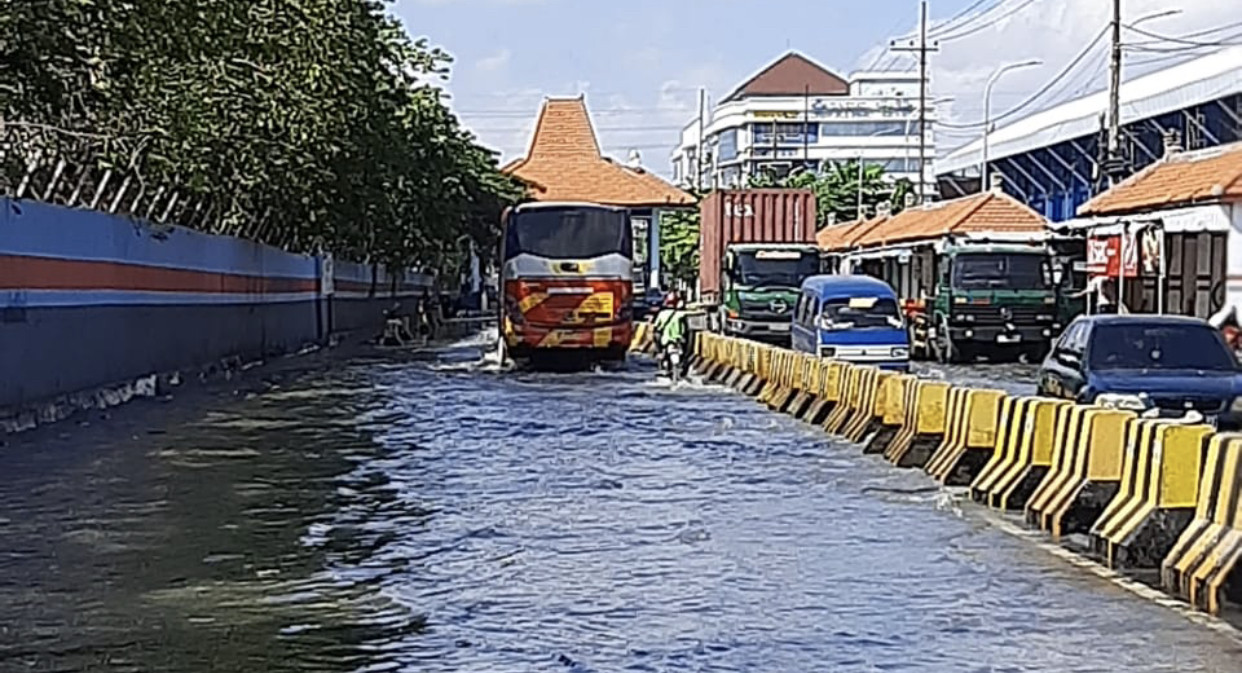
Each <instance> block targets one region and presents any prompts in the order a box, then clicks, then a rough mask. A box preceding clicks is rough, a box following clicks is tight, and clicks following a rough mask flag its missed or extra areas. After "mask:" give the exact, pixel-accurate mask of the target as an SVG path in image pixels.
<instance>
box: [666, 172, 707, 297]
mask: <svg viewBox="0 0 1242 673" xmlns="http://www.w3.org/2000/svg"><path fill="white" fill-rule="evenodd" d="M690 193H691V194H693V195H694V197H695V200H696V201H697V200H699V199H700V198H701V197H702V193H701V192H696V191H695V190H690ZM660 270H661V273H662V274H663V276H664V278H665V279H667V280H671V281H675V282H677V283H681V284H683V285H686V286H688V287H694V284H695V282H696V281H697V280H698V277H699V211H698V209H697V208H679V209H676V210H671V211H666V212H665V213H664V215H663V217H661V218H660Z"/></svg>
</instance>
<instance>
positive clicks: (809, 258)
mask: <svg viewBox="0 0 1242 673" xmlns="http://www.w3.org/2000/svg"><path fill="white" fill-rule="evenodd" d="M819 267H820V263H819V249H818V248H817V247H815V246H814V245H800V244H798V245H791V244H785V245H778V244H758V243H752V244H735V245H730V246H728V247H726V248H725V254H724V259H723V260H722V264H721V285H720V287H721V297H720V307H719V316H718V320H717V325H718V326H719V327H720V330H721V331H722V332H723V333H724V334H728V335H732V336H741V337H746V338H750V339H756V340H760V341H767V342H772V343H778V344H782V345H788V343H789V334H790V328H791V326H792V324H793V307H794V306H795V305H796V304H797V302H798V295H799V292H800V291H801V287H802V281H804V280H806V279H807V278H809V277H811V276H814V275H816V274H817V273H819Z"/></svg>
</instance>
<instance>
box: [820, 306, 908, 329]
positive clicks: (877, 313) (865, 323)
mask: <svg viewBox="0 0 1242 673" xmlns="http://www.w3.org/2000/svg"><path fill="white" fill-rule="evenodd" d="M820 320H821V322H822V323H823V326H824V327H825V328H827V329H876V328H881V327H882V328H886V329H897V328H900V327H901V325H902V323H901V314H900V313H899V312H898V311H897V302H896V301H894V300H892V299H876V300H874V301H859V300H850V299H829V300H827V301H825V302H824V308H823V310H822V312H821V313H820Z"/></svg>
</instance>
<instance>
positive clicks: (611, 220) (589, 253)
mask: <svg viewBox="0 0 1242 673" xmlns="http://www.w3.org/2000/svg"><path fill="white" fill-rule="evenodd" d="M633 245H634V243H633V235H632V233H631V231H630V218H629V216H628V215H627V214H626V213H625V212H618V211H615V210H610V209H605V208H538V209H533V210H527V211H522V212H519V213H517V214H515V215H514V216H513V217H512V218H510V220H509V225H508V227H506V231H505V259H506V260H509V259H513V258H514V257H516V256H518V255H521V254H527V255H535V256H537V257H545V258H548V259H587V258H591V257H602V256H604V255H614V254H616V255H622V256H624V257H626V258H629V257H631V256H633Z"/></svg>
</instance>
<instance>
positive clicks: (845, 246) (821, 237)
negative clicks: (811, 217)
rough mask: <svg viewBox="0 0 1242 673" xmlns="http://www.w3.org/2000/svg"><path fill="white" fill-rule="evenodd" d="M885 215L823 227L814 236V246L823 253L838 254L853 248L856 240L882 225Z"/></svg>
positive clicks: (885, 218)
mask: <svg viewBox="0 0 1242 673" xmlns="http://www.w3.org/2000/svg"><path fill="white" fill-rule="evenodd" d="M887 219H888V216H887V215H883V216H879V217H873V218H871V219H869V220H854V221H852V222H846V223H844V224H834V225H832V226H830V227H824V228H823V229H820V230H819V233H817V234H815V244H816V245H818V246H819V249H820V250H823V251H825V252H840V251H844V250H849V249H850V248H853V247H854V244H855V243H857V242H858V239H860V238H862V237H863V236H866V235H867V234H868V233H870V232H871V231H872V230H873V229H875V228H876V227H878V226H880V225H881V224H883V223H884V222H885V221H886V220H887Z"/></svg>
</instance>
